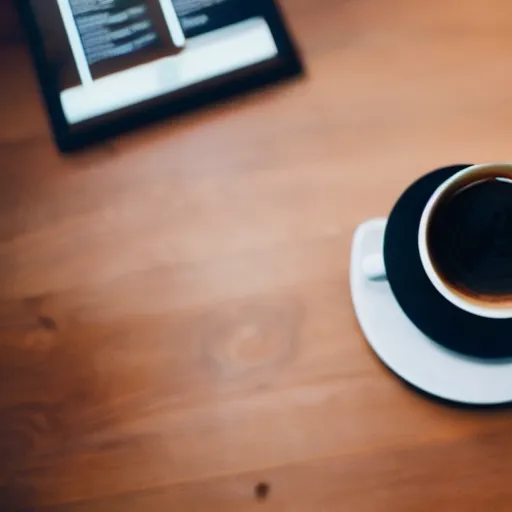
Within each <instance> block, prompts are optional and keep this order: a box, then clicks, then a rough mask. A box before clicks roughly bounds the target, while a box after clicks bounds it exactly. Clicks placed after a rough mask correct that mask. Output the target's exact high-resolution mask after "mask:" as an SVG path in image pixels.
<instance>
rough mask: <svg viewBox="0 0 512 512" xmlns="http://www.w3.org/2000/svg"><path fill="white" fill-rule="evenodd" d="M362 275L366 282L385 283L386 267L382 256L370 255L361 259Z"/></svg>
mask: <svg viewBox="0 0 512 512" xmlns="http://www.w3.org/2000/svg"><path fill="white" fill-rule="evenodd" d="M362 269H363V274H364V275H365V276H366V279H368V281H387V275H386V265H385V263H384V256H383V255H382V254H370V256H366V257H365V258H364V259H363V263H362Z"/></svg>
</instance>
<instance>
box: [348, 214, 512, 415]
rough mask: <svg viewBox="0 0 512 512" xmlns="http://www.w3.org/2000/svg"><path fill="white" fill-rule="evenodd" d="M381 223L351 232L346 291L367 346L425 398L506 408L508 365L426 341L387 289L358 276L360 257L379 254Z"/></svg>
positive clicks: (511, 391) (511, 386) (511, 382)
mask: <svg viewBox="0 0 512 512" xmlns="http://www.w3.org/2000/svg"><path fill="white" fill-rule="evenodd" d="M386 222H387V219H374V220H370V221H368V222H365V223H364V224H362V225H361V226H360V227H359V228H358V229H357V231H356V233H355V236H354V242H353V247H352V260H351V269H350V286H351V289H352V299H353V302H354V307H355V311H356V315H357V318H358V320H359V323H360V325H361V328H362V330H363V332H364V334H365V336H366V339H367V340H368V343H369V344H370V346H371V347H372V348H373V350H374V351H375V352H376V354H377V355H378V357H379V358H380V359H381V360H382V361H383V363H384V364H385V365H386V366H388V367H389V368H390V369H391V370H392V371H393V372H394V373H396V374H397V375H398V376H399V377H401V378H402V379H404V380H405V381H407V382H408V383H410V384H412V385H413V386H415V387H416V388H419V389H420V390H422V391H425V392H426V393H429V394H431V395H434V396H436V397H439V398H442V399H444V400H450V401H453V402H459V403H464V404H468V405H469V404H471V405H496V404H504V403H508V402H512V361H511V360H510V359H507V360H505V361H504V362H489V361H485V360H482V359H476V358H469V357H467V356H464V355H460V354H457V353H456V352H452V351H450V350H448V349H445V348H444V347H442V346H441V345H438V344H437V343H434V342H433V341H432V340H431V339H430V338H427V337H426V336H425V335H424V334H423V333H422V332H421V331H419V330H418V329H417V328H416V326H415V325H414V324H413V323H412V322H411V321H410V320H409V319H408V318H407V316H406V315H405V313H404V312H403V311H402V309H401V308H400V306H399V305H398V303H397V301H396V300H395V297H394V295H393V293H392V291H391V288H390V286H389V283H388V282H387V281H383V282H371V281H369V280H368V279H367V278H366V277H365V275H364V274H363V272H362V262H363V260H364V258H365V257H366V256H369V255H372V254H375V253H378V252H379V251H382V245H383V237H384V231H385V228H386Z"/></svg>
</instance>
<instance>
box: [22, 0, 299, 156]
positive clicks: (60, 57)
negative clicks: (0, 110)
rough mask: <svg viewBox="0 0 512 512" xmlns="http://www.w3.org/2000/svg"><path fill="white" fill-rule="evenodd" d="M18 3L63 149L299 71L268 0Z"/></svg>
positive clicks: (282, 25)
mask: <svg viewBox="0 0 512 512" xmlns="http://www.w3.org/2000/svg"><path fill="white" fill-rule="evenodd" d="M18 5H19V7H20V13H21V17H22V20H23V22H24V25H25V27H26V30H27V34H28V37H29V42H30V48H31V52H32V55H33V57H34V62H35V65H36V69H37V72H38V78H39V82H40V85H41V90H42V93H43V96H44V99H45V102H46V106H47V110H48V114H49V117H50V120H51V124H52V127H53V132H54V136H55V140H56V142H57V144H58V146H59V147H60V148H61V149H62V150H63V151H67V150H72V149H77V148H80V147H83V146H84V145H87V144H89V143H92V142H96V141H98V140H101V139H103V138H105V137H108V136H112V135H114V134H117V133H119V132H121V131H125V130H127V129H130V128H133V127H135V126H137V125H140V124H141V123H145V122H148V121H151V120H154V119H156V118H159V117H162V116H168V115H170V114H177V113H180V112H183V111H185V110H187V109H191V108H194V107H198V106H200V105H203V104H205V103H207V102H211V101H215V100H219V99H222V98H226V97H228V96H230V95H232V94H236V93H239V92H242V91H245V90H247V89H249V88H253V87H256V86H260V85H263V84H266V83H269V82H272V81H276V80H279V79H282V78H286V77H291V76H294V75H297V74H300V73H301V71H302V66H301V62H300V58H299V56H298V53H297V50H296V48H295V45H294V43H293V41H292V39H291V37H290V35H289V32H288V30H287V28H286V26H285V23H284V21H283V18H282V15H281V12H280V10H279V9H278V7H277V6H276V4H275V3H274V1H273V0H18Z"/></svg>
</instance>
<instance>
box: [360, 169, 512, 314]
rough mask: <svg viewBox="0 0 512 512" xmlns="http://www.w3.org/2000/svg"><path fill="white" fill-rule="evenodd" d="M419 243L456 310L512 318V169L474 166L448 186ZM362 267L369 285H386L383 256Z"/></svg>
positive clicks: (426, 265)
mask: <svg viewBox="0 0 512 512" xmlns="http://www.w3.org/2000/svg"><path fill="white" fill-rule="evenodd" d="M417 243H418V251H419V255H420V258H421V264H422V266H423V270H424V272H425V274H426V276H427V277H428V279H429V280H430V282H431V283H432V285H433V286H434V287H435V289H436V290H437V292H438V293H439V294H440V295H441V296H442V297H444V298H445V299H446V300H447V301H449V302H450V303H451V304H452V305H454V306H456V307H457V308H458V309H460V310H462V311H465V312H467V313H470V314H472V315H476V316H479V317H482V318H490V319H510V318H512V164H510V163H503V164H481V165H473V166H470V167H467V168H465V169H463V170H461V171H460V172H457V173H456V174H454V175H453V176H451V177H450V178H448V179H447V180H446V181H444V182H443V183H442V184H441V185H440V186H439V187H438V188H437V189H436V190H435V192H434V193H433V194H432V196H431V197H430V199H429V201H428V202H427V204H426V206H425V208H424V210H423V213H422V216H421V221H420V224H419V229H418V234H417ZM362 265H363V272H364V274H365V275H366V277H367V278H368V279H369V280H372V281H378V280H385V279H386V268H385V261H384V256H383V254H381V253H379V254H374V255H371V256H368V257H367V258H366V259H365V260H364V261H363V263H362ZM410 286H411V287H414V283H413V282H411V283H410Z"/></svg>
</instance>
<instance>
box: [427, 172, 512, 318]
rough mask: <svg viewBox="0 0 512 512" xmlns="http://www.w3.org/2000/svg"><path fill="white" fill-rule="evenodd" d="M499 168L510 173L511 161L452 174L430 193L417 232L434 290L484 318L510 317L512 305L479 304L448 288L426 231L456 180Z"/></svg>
mask: <svg viewBox="0 0 512 512" xmlns="http://www.w3.org/2000/svg"><path fill="white" fill-rule="evenodd" d="M499 169H506V170H507V173H508V174H511V175H512V163H494V164H493V163H487V164H478V165H472V166H470V167H467V168H466V169H463V170H462V171H459V172H458V173H456V174H454V175H453V176H452V177H451V178H449V179H448V180H446V181H445V182H443V183H442V184H441V185H440V186H439V187H438V188H437V189H436V191H435V192H434V193H433V194H432V196H431V197H430V199H429V201H428V203H427V205H426V206H425V209H424V210H423V214H422V216H421V221H420V228H419V233H418V247H419V251H420V258H421V263H422V265H423V269H424V270H425V273H426V274H427V276H428V278H429V280H430V282H431V283H432V284H433V285H434V287H435V288H436V290H437V291H438V292H439V293H440V294H441V295H442V296H443V297H444V298H445V299H446V300H448V301H449V302H451V303H452V304H453V305H454V306H456V307H458V308H459V309H462V310H463V311H466V312H467V313H471V314H473V315H477V316H480V317H484V318H493V319H508V318H512V307H511V308H493V307H491V306H489V307H487V306H481V305H478V304H474V303H472V302H470V301H469V300H466V299H464V298H463V297H461V296H460V295H457V294H456V293H455V292H453V291H452V290H450V288H448V286H447V285H446V284H445V283H444V282H443V280H442V279H441V277H440V276H439V274H438V272H437V271H436V269H435V267H434V265H433V263H432V259H431V257H430V251H429V249H428V243H427V231H428V226H429V222H430V220H431V215H432V212H433V210H434V208H435V207H436V206H437V204H438V203H439V201H440V199H441V198H442V197H443V195H444V194H445V192H446V191H448V190H449V189H450V188H451V187H452V186H453V185H454V184H456V183H457V182H458V181H460V180H462V179H463V178H466V177H467V176H468V175H471V174H476V173H479V172H482V171H486V170H489V171H496V170H499Z"/></svg>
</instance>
